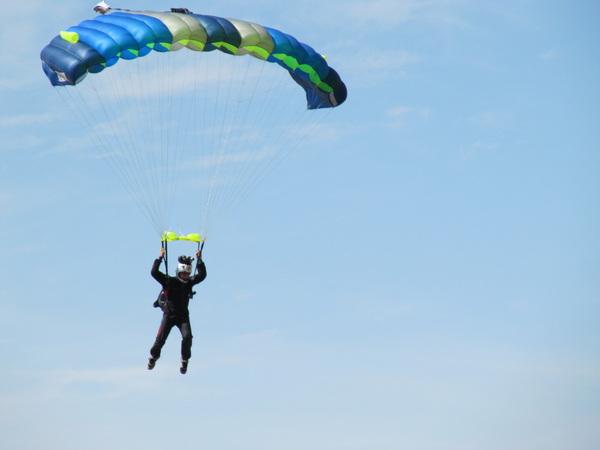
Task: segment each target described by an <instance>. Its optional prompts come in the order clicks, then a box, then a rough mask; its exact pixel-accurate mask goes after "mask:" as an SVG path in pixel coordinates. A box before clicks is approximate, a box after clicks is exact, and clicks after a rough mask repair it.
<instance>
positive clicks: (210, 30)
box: [192, 14, 227, 52]
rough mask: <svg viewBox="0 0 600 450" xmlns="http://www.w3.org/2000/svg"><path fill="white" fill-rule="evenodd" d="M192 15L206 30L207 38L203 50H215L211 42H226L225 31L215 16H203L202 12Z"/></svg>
mask: <svg viewBox="0 0 600 450" xmlns="http://www.w3.org/2000/svg"><path fill="white" fill-rule="evenodd" d="M192 17H193V18H194V19H196V20H197V21H198V23H199V24H200V25H202V26H203V27H204V29H205V30H206V35H207V40H206V47H205V48H204V51H206V52H210V51H213V50H216V49H217V47H215V46H214V45H211V44H212V43H213V42H226V40H227V32H226V31H225V28H223V25H221V23H220V22H219V21H218V20H217V19H216V18H215V17H211V16H204V15H202V14H192Z"/></svg>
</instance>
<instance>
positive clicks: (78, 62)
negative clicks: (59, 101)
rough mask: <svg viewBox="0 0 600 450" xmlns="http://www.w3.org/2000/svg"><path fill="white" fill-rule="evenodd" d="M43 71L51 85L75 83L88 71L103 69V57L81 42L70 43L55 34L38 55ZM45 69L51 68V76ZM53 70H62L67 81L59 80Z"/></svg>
mask: <svg viewBox="0 0 600 450" xmlns="http://www.w3.org/2000/svg"><path fill="white" fill-rule="evenodd" d="M40 57H41V58H42V61H43V66H44V72H46V75H48V78H50V81H51V83H52V84H53V85H55V86H57V85H65V84H76V83H78V82H79V81H81V80H82V79H83V78H84V77H85V74H86V73H87V72H88V71H89V72H100V71H101V70H103V69H104V65H103V63H104V58H103V57H102V56H101V55H100V54H99V53H98V52H97V51H96V50H94V49H93V48H92V47H90V46H89V45H87V44H84V43H82V42H78V43H75V44H72V43H70V42H67V41H65V40H64V39H63V38H61V37H60V36H56V37H55V38H54V39H53V40H52V41H51V42H50V44H48V45H47V46H46V47H44V48H43V49H42V53H41V55H40ZM47 69H51V71H52V74H53V75H52V77H51V76H50V75H49V72H48V70H47ZM55 72H62V73H63V74H64V77H65V78H66V79H67V80H68V81H64V80H62V81H61V80H59V77H58V75H57V74H56V73H55Z"/></svg>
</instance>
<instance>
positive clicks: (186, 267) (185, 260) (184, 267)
mask: <svg viewBox="0 0 600 450" xmlns="http://www.w3.org/2000/svg"><path fill="white" fill-rule="evenodd" d="M193 260H194V258H192V257H190V256H180V257H179V258H178V259H177V261H178V262H179V264H177V270H176V276H177V278H178V279H179V281H183V282H184V283H187V281H188V280H187V279H183V278H181V277H180V276H179V275H180V274H181V273H182V272H183V273H187V274H188V275H189V274H191V273H192V261H193Z"/></svg>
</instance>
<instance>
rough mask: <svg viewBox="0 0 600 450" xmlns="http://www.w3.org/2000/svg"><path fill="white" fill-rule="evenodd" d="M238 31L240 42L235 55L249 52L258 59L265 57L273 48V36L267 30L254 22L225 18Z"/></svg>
mask: <svg viewBox="0 0 600 450" xmlns="http://www.w3.org/2000/svg"><path fill="white" fill-rule="evenodd" d="M227 20H228V21H229V22H231V23H232V24H233V26H234V27H235V28H236V29H237V30H238V32H239V33H240V37H241V38H242V42H241V44H240V48H239V49H238V51H237V52H236V54H237V55H247V54H251V55H252V56H254V57H255V58H258V59H267V58H268V57H269V55H270V54H271V53H272V52H273V49H274V48H275V43H274V42H273V38H272V37H271V35H270V34H269V32H268V31H267V30H265V29H264V28H263V27H262V26H261V25H258V24H256V23H251V22H246V21H243V20H237V19H227Z"/></svg>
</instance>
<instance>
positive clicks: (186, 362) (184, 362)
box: [179, 359, 188, 375]
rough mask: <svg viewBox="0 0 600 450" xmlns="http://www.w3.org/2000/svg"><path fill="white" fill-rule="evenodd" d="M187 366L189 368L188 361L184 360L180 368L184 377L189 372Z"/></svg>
mask: <svg viewBox="0 0 600 450" xmlns="http://www.w3.org/2000/svg"><path fill="white" fill-rule="evenodd" d="M187 366H188V360H187V359H182V360H181V367H180V368H179V371H180V372H181V374H182V375H185V373H186V372H187Z"/></svg>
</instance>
